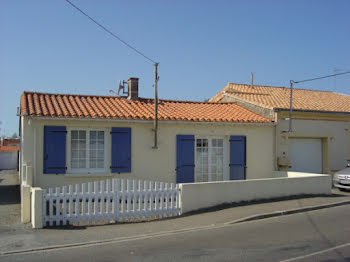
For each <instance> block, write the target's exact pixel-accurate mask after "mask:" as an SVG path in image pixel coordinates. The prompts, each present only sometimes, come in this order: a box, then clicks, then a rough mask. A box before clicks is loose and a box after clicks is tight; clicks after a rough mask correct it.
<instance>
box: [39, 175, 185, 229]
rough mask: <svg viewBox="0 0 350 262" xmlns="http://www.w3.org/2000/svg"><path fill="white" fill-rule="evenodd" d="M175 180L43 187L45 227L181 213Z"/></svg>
mask: <svg viewBox="0 0 350 262" xmlns="http://www.w3.org/2000/svg"><path fill="white" fill-rule="evenodd" d="M179 214H180V208H179V187H178V185H176V184H173V183H163V182H150V181H141V180H129V179H128V180H124V179H117V178H114V179H108V180H101V181H95V182H90V183H83V184H76V185H75V186H73V185H70V186H68V187H67V186H63V187H56V188H55V189H54V188H49V189H48V190H46V189H45V190H43V223H44V226H59V225H67V224H68V225H93V224H101V223H115V222H123V221H129V222H133V221H140V220H146V219H155V218H163V217H170V216H177V215H179Z"/></svg>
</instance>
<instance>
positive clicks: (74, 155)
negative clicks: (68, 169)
mask: <svg viewBox="0 0 350 262" xmlns="http://www.w3.org/2000/svg"><path fill="white" fill-rule="evenodd" d="M71 157H72V159H76V158H79V151H78V150H72V155H71Z"/></svg>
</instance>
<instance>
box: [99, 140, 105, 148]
mask: <svg viewBox="0 0 350 262" xmlns="http://www.w3.org/2000/svg"><path fill="white" fill-rule="evenodd" d="M104 146H105V145H104V141H103V140H102V141H101V140H99V141H97V149H102V150H103V149H104Z"/></svg>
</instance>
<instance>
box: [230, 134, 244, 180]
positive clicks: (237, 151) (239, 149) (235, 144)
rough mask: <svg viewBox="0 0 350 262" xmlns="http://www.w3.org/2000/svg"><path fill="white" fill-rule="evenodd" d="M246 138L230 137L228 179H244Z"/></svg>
mask: <svg viewBox="0 0 350 262" xmlns="http://www.w3.org/2000/svg"><path fill="white" fill-rule="evenodd" d="M245 168H246V137H245V136H230V179H231V180H239V179H245Z"/></svg>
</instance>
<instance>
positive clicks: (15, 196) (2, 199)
mask: <svg viewBox="0 0 350 262" xmlns="http://www.w3.org/2000/svg"><path fill="white" fill-rule="evenodd" d="M20 202H21V197H20V188H19V185H3V186H0V205H12V204H19V203H20Z"/></svg>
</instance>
